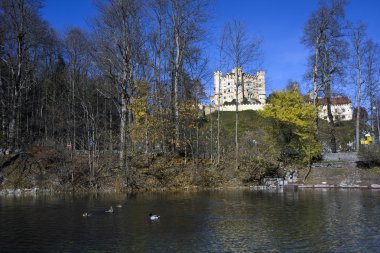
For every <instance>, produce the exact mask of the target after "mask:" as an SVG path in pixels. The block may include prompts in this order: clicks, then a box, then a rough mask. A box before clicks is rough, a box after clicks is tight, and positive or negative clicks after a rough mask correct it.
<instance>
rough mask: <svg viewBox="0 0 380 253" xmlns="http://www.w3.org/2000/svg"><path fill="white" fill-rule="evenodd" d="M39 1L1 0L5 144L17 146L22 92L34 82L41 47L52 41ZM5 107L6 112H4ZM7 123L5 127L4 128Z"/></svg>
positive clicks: (21, 118) (25, 92)
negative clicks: (42, 16) (6, 141)
mask: <svg viewBox="0 0 380 253" xmlns="http://www.w3.org/2000/svg"><path fill="white" fill-rule="evenodd" d="M40 8H41V2H40V1H31V0H3V1H1V2H0V13H1V16H2V29H1V30H2V31H1V33H2V37H3V38H2V40H3V41H2V44H1V50H2V51H3V53H2V54H1V62H2V64H4V65H5V66H6V68H5V69H6V72H4V71H2V74H1V75H2V81H1V82H2V89H3V91H4V90H6V92H7V94H9V96H7V101H3V102H4V103H5V104H4V105H3V115H2V121H3V126H4V127H3V129H4V128H6V134H7V139H8V143H7V144H8V145H9V146H10V147H14V146H19V145H20V144H21V142H22V141H21V140H20V139H19V137H21V135H22V131H23V129H22V128H23V126H25V125H26V126H28V124H23V123H22V122H21V121H22V120H24V117H22V116H23V115H25V114H23V113H22V112H23V111H25V109H27V108H24V107H23V97H22V96H23V95H25V94H27V91H28V90H29V89H30V88H31V87H32V86H34V85H36V72H37V69H38V67H39V66H40V65H39V60H40V59H41V52H43V50H42V48H43V47H44V45H45V44H46V43H47V42H50V41H51V38H50V36H52V35H53V34H52V33H51V32H50V28H49V26H48V24H47V23H46V22H44V21H43V20H42V19H41V18H40V16H39V9H40ZM7 110H8V111H7ZM5 125H6V127H5ZM4 131H5V130H4Z"/></svg>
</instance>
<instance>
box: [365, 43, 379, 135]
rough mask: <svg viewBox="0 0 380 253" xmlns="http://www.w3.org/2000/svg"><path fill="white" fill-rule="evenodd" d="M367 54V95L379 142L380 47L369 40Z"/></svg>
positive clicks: (373, 130)
mask: <svg viewBox="0 0 380 253" xmlns="http://www.w3.org/2000/svg"><path fill="white" fill-rule="evenodd" d="M365 52H366V53H365V54H364V63H363V64H364V72H365V74H364V76H365V78H364V80H365V94H366V95H367V96H368V97H369V106H370V113H371V132H372V136H373V137H374V139H376V140H377V139H378V138H376V137H375V136H376V135H377V136H378V133H377V132H378V131H376V118H377V117H376V113H377V105H376V94H378V91H379V86H378V85H379V83H378V81H379V80H378V78H379V72H378V71H376V70H378V69H379V59H378V55H379V53H380V51H379V45H378V44H377V43H374V42H373V41H372V40H367V41H366V43H365Z"/></svg>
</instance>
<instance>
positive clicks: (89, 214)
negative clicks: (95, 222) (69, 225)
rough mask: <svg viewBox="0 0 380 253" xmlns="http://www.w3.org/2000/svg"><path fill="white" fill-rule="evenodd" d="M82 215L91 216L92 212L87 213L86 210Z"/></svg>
mask: <svg viewBox="0 0 380 253" xmlns="http://www.w3.org/2000/svg"><path fill="white" fill-rule="evenodd" d="M82 216H83V217H89V216H91V213H87V212H85V213H83V214H82Z"/></svg>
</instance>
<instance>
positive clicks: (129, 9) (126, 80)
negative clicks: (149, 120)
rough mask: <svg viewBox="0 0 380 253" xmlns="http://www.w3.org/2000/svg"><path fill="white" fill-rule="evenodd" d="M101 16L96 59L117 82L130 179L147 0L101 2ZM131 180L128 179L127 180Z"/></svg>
mask: <svg viewBox="0 0 380 253" xmlns="http://www.w3.org/2000/svg"><path fill="white" fill-rule="evenodd" d="M97 5H98V9H99V12H100V17H99V18H98V19H97V20H96V22H95V34H96V45H97V46H96V60H97V63H98V66H99V68H100V69H101V70H102V72H103V74H104V75H105V76H107V77H108V78H109V79H110V80H111V81H112V82H113V83H114V85H115V86H116V88H117V91H118V94H117V98H116V99H117V101H118V103H117V105H118V110H119V115H120V146H119V151H120V156H119V163H120V168H122V169H124V170H125V172H126V176H127V180H130V176H131V175H130V168H129V163H128V159H127V152H128V150H130V149H131V143H130V136H129V124H131V123H132V112H131V108H130V105H131V103H132V100H133V98H134V90H135V75H136V73H137V72H138V69H139V67H141V65H142V64H141V62H140V56H141V55H144V52H143V50H144V48H145V44H144V43H145V41H144V39H143V36H142V25H143V24H142V17H143V15H142V13H143V9H144V6H143V5H144V3H143V2H141V1H137V0H128V1H120V0H110V1H108V3H104V2H98V3H97ZM127 183H128V184H129V182H127Z"/></svg>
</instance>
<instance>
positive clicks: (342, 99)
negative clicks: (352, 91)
mask: <svg viewBox="0 0 380 253" xmlns="http://www.w3.org/2000/svg"><path fill="white" fill-rule="evenodd" d="M326 104H327V99H326V98H319V99H318V105H326ZM331 104H332V105H344V104H351V100H350V99H349V98H348V97H335V98H331Z"/></svg>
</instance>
